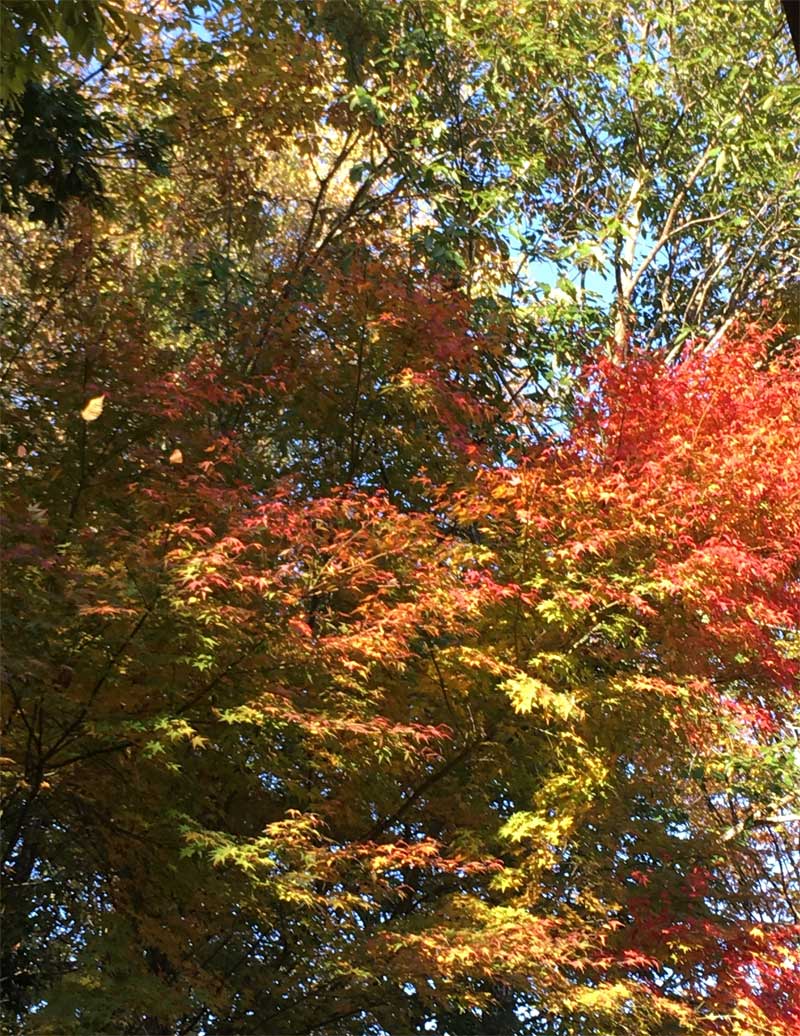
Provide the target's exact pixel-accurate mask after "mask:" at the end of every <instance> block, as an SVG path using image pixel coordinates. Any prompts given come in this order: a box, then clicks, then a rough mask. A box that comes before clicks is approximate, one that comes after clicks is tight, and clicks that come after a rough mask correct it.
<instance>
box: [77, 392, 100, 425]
mask: <svg viewBox="0 0 800 1036" xmlns="http://www.w3.org/2000/svg"><path fill="white" fill-rule="evenodd" d="M104 398H105V397H104V396H94V397H93V398H92V399H90V400H89V402H88V403H87V404H86V406H85V407H84V408H83V410H81V417H82V418H83V419H84V421H96V420H97V418H98V417H99V416H100V415H101V414H102V412H103V399H104Z"/></svg>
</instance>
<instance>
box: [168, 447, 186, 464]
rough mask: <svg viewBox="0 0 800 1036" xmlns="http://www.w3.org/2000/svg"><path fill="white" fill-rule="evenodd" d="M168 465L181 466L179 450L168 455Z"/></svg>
mask: <svg viewBox="0 0 800 1036" xmlns="http://www.w3.org/2000/svg"><path fill="white" fill-rule="evenodd" d="M169 462H170V464H183V454H182V453H181V451H180V450H173V451H172V453H170V455H169Z"/></svg>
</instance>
